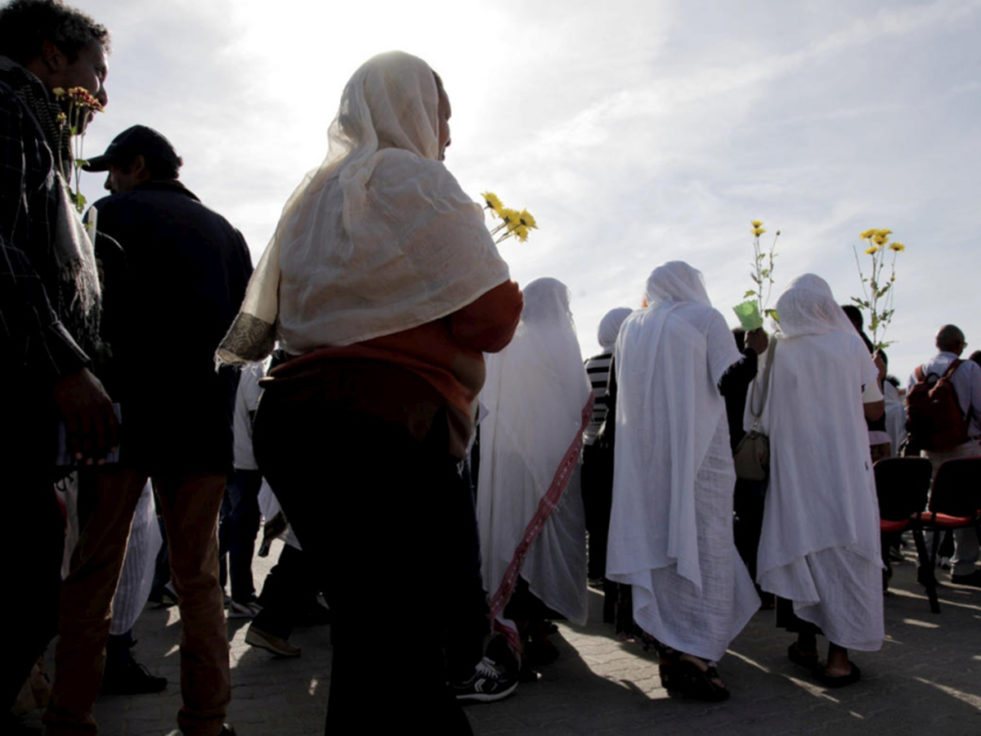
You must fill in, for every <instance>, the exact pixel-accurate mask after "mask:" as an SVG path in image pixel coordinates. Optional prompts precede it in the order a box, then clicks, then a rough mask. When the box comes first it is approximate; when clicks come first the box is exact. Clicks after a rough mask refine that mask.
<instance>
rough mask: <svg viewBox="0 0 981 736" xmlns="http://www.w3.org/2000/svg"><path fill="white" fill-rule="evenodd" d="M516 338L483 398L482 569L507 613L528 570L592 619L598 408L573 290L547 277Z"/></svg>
mask: <svg viewBox="0 0 981 736" xmlns="http://www.w3.org/2000/svg"><path fill="white" fill-rule="evenodd" d="M524 300H525V303H524V310H523V311H522V313H521V322H520V323H519V325H518V329H517V330H516V331H515V335H514V339H513V340H512V341H511V344H510V345H508V346H507V347H506V348H505V349H504V350H503V351H501V352H500V353H498V354H496V355H488V356H487V381H486V383H485V384H484V389H483V392H482V393H481V395H480V401H481V403H482V404H484V405H486V407H487V409H488V416H487V418H486V419H485V420H484V421H483V422H482V423H481V425H480V477H479V483H478V486H477V488H478V491H477V519H478V526H479V529H480V545H481V560H482V565H481V568H482V573H483V577H484V583H485V586H486V588H487V591H488V593H489V594H490V596H491V613H492V614H493V615H494V616H495V617H498V616H499V614H500V612H501V611H502V610H503V608H504V605H505V604H506V603H507V600H508V599H509V598H510V595H511V592H512V591H513V586H514V582H515V580H516V576H517V573H518V571H519V570H520V572H521V576H522V577H523V578H525V580H527V581H528V583H529V585H530V587H531V590H532V592H533V593H534V594H535V595H536V596H538V597H539V598H541V599H542V600H543V601H544V602H545V603H546V605H548V606H549V607H550V608H553V609H555V610H557V611H559V612H561V613H562V614H563V615H564V616H566V617H567V618H568V619H569V620H571V621H576V622H583V621H585V620H586V548H585V543H586V542H585V533H586V529H585V517H584V515H583V508H582V498H581V496H580V494H579V482H578V472H577V470H576V468H577V464H578V461H579V453H580V447H581V444H582V431H583V427H584V426H585V424H586V422H588V420H589V417H590V415H591V410H592V401H591V392H590V387H589V379H588V378H587V377H586V370H585V368H584V367H583V362H582V354H581V352H580V350H579V341H578V340H577V339H576V331H575V325H574V324H573V321H572V314H571V313H570V311H569V290H568V289H567V288H566V286H565V285H564V284H563V283H562V282H560V281H557V280H556V279H552V278H543V279H537V280H536V281H533V282H531V283H530V284H528V286H527V287H525V289H524Z"/></svg>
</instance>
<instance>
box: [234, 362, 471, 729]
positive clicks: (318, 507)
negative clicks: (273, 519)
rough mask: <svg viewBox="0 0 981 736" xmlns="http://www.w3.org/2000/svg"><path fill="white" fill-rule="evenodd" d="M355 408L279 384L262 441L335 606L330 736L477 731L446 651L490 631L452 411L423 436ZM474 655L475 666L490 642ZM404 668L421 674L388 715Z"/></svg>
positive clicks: (270, 396) (266, 403)
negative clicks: (451, 682) (450, 682)
mask: <svg viewBox="0 0 981 736" xmlns="http://www.w3.org/2000/svg"><path fill="white" fill-rule="evenodd" d="M341 378H343V379H344V380H351V381H356V380H359V379H358V376H357V375H352V376H350V377H349V376H347V375H344V376H341V377H340V378H338V381H337V383H338V384H340V383H341ZM356 399H357V396H352V397H351V400H344V399H338V398H337V396H336V392H335V394H334V395H332V396H330V397H328V396H324V395H320V394H319V393H318V390H316V389H310V390H304V391H303V392H301V394H293V395H290V391H288V390H287V391H283V390H282V389H277V387H276V386H275V384H274V385H272V386H270V387H268V388H267V389H266V392H265V394H264V395H263V398H262V401H261V402H260V404H259V410H258V413H257V416H256V421H255V428H254V435H253V437H254V443H255V451H256V459H257V460H258V462H259V466H260V468H261V470H262V473H263V475H264V476H265V477H266V479H267V480H268V481H269V483H270V485H271V486H272V489H273V491H275V493H276V496H277V498H278V499H279V501H280V503H281V504H282V507H283V511H284V513H285V514H286V518H287V519H289V521H290V523H291V525H292V526H293V529H294V531H295V532H296V535H297V537H298V539H299V541H300V544H301V545H302V547H303V551H304V553H305V554H308V555H310V558H311V559H310V564H311V567H312V568H313V569H315V570H316V571H317V573H318V575H319V580H318V581H317V582H318V583H319V585H318V587H320V588H321V589H323V590H324V591H325V593H326V596H327V602H328V604H329V605H330V609H331V625H332V631H331V635H332V640H333V642H334V647H333V662H332V666H331V676H330V695H329V698H328V706H327V725H326V730H327V733H330V734H332V735H335V736H336V734H344V733H359V734H360V733H397V732H403V731H406V730H411V728H412V727H413V726H415V727H417V728H419V729H422V730H423V731H425V732H427V733H440V734H469V733H471V729H470V725H469V722H468V721H467V718H466V716H465V715H464V714H463V711H462V710H461V708H460V706H459V705H458V704H457V702H456V700H455V699H454V697H453V695H452V693H451V691H450V690H449V688H448V687H447V685H446V682H447V667H446V663H445V661H444V654H443V646H444V642H445V641H446V637H447V636H448V634H449V635H450V636H451V637H452V638H454V639H457V640H464V641H465V640H467V638H466V636H465V635H463V634H460V633H457V634H451V633H450V630H451V629H454V628H455V629H458V630H459V629H461V628H466V627H468V626H478V625H479V623H478V619H479V611H480V607H481V606H482V605H483V592H482V591H481V590H480V587H479V571H477V570H474V569H473V567H474V566H473V557H472V552H471V550H472V548H473V547H472V543H473V542H474V541H475V540H474V539H473V534H474V529H475V527H474V523H473V515H472V503H471V500H470V498H469V494H468V493H467V490H466V488H465V487H464V485H463V481H462V479H461V478H460V475H459V473H458V472H457V469H456V463H455V462H454V460H453V459H452V458H451V457H450V456H449V455H448V453H447V450H446V448H447V432H446V417H445V414H443V413H438V414H437V416H436V418H435V420H434V421H433V422H432V427H431V429H430V431H429V434H428V436H426V437H425V439H424V440H418V439H416V438H415V437H414V436H413V435H412V434H410V432H409V431H408V430H407V429H406V428H405V427H404V426H402V425H401V424H399V423H395V422H391V421H384V420H381V419H379V418H377V417H375V416H372V415H369V414H367V413H363V412H362V411H359V410H356V409H354V408H352V406H351V404H352V402H353V401H354V400H356ZM468 508H469V509H470V510H471V511H470V516H469V517H468V516H467V509H468ZM466 540H469V541H470V542H471V544H467V543H466ZM475 585H476V591H475V590H474V587H475ZM475 596H477V597H478V598H479V600H478V599H477V598H475ZM484 610H486V609H484ZM483 625H484V626H485V627H486V620H485V621H484V622H483ZM392 631H397V632H401V633H400V635H399V637H398V647H397V650H398V651H397V653H396V654H394V655H393V650H392V644H391V638H390V637H388V636H385V632H392ZM478 641H479V640H478ZM393 656H394V658H395V659H393ZM472 656H474V659H473V661H472V662H471V663H470V668H471V670H472V666H473V664H474V663H475V662H476V660H477V659H479V656H480V652H479V643H478V644H477V651H476V653H475V654H474V655H472ZM396 660H397V661H399V662H407V663H411V673H410V674H409V675H408V676H399V677H398V686H397V687H393V688H384V691H385V696H384V701H385V702H384V706H383V707H379V701H378V695H379V688H380V687H384V686H383V683H384V681H385V678H386V677H388V676H389V674H390V673H389V670H388V668H389V667H390V666H391V665H392V663H393V662H394V661H396Z"/></svg>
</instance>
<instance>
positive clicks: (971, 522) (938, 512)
mask: <svg viewBox="0 0 981 736" xmlns="http://www.w3.org/2000/svg"><path fill="white" fill-rule="evenodd" d="M915 522H916V525H918V526H919V527H920V528H921V529H922V530H924V531H932V532H934V535H933V544H932V545H931V550H930V554H929V556H928V560H927V563H928V564H927V565H926V566H924V565H923V564H921V565H920V574H919V575H918V579H919V580H920V582H921V583H923V584H924V585H926V586H927V594H928V595H929V597H930V610H931V611H933V612H934V613H940V604H939V603H937V602H936V598H937V594H936V586H937V580H936V575H935V574H934V569H935V565H936V562H937V548H938V547H939V546H940V536H941V535H940V533H941V532H944V531H952V530H954V529H969V528H974V529H979V528H981V457H961V458H955V459H953V460H947V461H946V462H944V463H943V464H942V465H941V466H940V468H939V469H938V470H937V476H936V478H934V480H933V490H932V491H931V492H930V505H929V509H928V510H927V511H924V512H922V513H919V514H916V515H915ZM921 563H922V557H921ZM924 567H925V568H926V569H924Z"/></svg>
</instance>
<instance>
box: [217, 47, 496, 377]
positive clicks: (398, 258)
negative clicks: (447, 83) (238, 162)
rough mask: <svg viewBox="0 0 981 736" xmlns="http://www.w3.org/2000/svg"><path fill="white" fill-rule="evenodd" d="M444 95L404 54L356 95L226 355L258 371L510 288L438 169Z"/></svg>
mask: <svg viewBox="0 0 981 736" xmlns="http://www.w3.org/2000/svg"><path fill="white" fill-rule="evenodd" d="M438 110H439V89H438V87H437V84H436V79H435V76H434V74H433V70H432V69H431V68H430V67H429V66H428V65H427V64H426V63H425V62H424V61H422V59H418V58H416V57H414V56H410V55H409V54H405V53H402V52H397V51H393V52H390V53H387V54H381V55H379V56H376V57H374V58H372V59H370V60H368V61H367V62H365V63H364V64H363V65H362V66H361V68H359V69H358V70H357V71H356V72H355V73H354V75H353V76H352V77H351V79H350V81H349V82H348V83H347V85H346V86H345V88H344V92H343V95H342V97H341V105H340V109H339V111H338V114H337V117H336V118H335V119H334V122H333V123H332V124H331V126H330V130H329V149H328V152H327V157H326V159H325V160H324V162H323V164H321V166H320V167H319V168H317V169H315V170H313V171H311V172H310V173H309V174H308V175H307V177H306V178H305V179H304V180H303V182H302V183H301V184H300V186H299V187H297V189H296V191H295V192H294V193H293V195H292V196H291V197H290V198H289V200H288V201H287V203H286V206H285V207H284V208H283V213H282V216H281V217H280V220H279V224H278V225H277V226H276V232H275V234H274V235H273V238H272V240H271V241H270V243H269V246H268V247H267V248H266V251H265V253H264V254H263V256H262V258H261V259H260V261H259V264H258V266H256V269H255V273H254V274H253V275H252V278H251V280H250V281H249V287H248V290H247V291H246V294H245V299H244V301H243V303H242V308H241V312H240V313H239V315H238V317H236V319H235V322H234V323H233V324H232V327H231V328H230V329H229V331H228V334H227V335H226V337H225V339H224V340H223V341H222V343H221V345H220V346H219V349H218V353H217V355H218V358H219V360H221V361H224V362H228V363H238V362H244V361H248V360H259V359H261V358H263V357H265V355H268V353H269V350H270V349H271V348H272V345H273V340H274V339H278V340H279V341H280V343H281V344H282V347H283V348H285V349H286V350H287V351H289V352H291V353H303V352H307V351H309V350H313V349H315V348H319V347H324V346H334V345H350V344H352V343H357V342H362V341H365V340H369V339H371V338H373V337H379V336H382V335H388V334H392V333H395V332H400V331H402V330H407V329H410V328H412V327H416V326H418V325H421V324H425V323H426V322H431V321H433V320H436V319H439V318H441V317H445V316H446V315H448V314H451V313H453V312H455V311H457V310H459V309H460V308H461V307H464V306H466V305H467V304H470V303H471V302H473V301H474V300H476V299H477V298H478V297H480V296H481V295H483V294H484V293H486V292H487V291H489V290H490V289H492V288H493V287H495V286H497V285H498V284H501V283H503V282H504V281H507V279H508V267H507V264H506V263H505V262H504V260H503V259H502V258H501V256H500V255H499V254H498V251H497V247H496V246H495V245H494V241H493V239H492V238H491V236H490V233H489V232H488V230H487V227H486V226H485V224H484V218H483V214H482V211H481V208H480V206H479V205H477V204H476V203H475V202H474V201H473V200H471V199H470V197H468V196H467V195H466V194H465V193H464V192H463V190H462V189H461V188H460V185H459V184H458V183H457V181H456V179H454V178H453V175H452V174H450V172H449V171H448V170H447V169H446V167H445V166H444V165H443V163H442V162H441V161H438V160H437V158H438V157H439V156H440V141H439V117H438Z"/></svg>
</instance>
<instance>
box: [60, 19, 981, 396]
mask: <svg viewBox="0 0 981 736" xmlns="http://www.w3.org/2000/svg"><path fill="white" fill-rule="evenodd" d="M74 4H75V5H76V7H79V8H81V9H82V10H84V11H86V12H88V13H89V14H90V15H92V16H93V17H94V18H95V19H96V20H98V21H99V22H101V23H103V24H105V25H106V26H107V27H108V28H109V30H110V32H111V33H112V54H111V55H110V57H109V76H108V79H107V82H106V88H107V90H108V93H109V105H108V107H107V109H106V112H105V113H104V114H102V115H100V116H98V117H97V119H96V120H95V121H94V122H93V123H92V125H91V126H90V128H89V132H88V134H87V136H86V139H85V153H86V154H87V155H96V154H98V153H101V152H102V151H103V150H104V149H105V146H106V145H107V144H108V143H109V141H110V140H111V139H112V138H113V137H114V136H115V135H116V134H117V133H119V132H120V131H122V130H124V129H125V128H127V127H129V126H130V125H133V124H136V123H142V124H145V125H149V126H151V127H153V128H155V129H157V130H159V131H160V132H162V133H163V134H164V135H166V136H167V137H168V138H169V139H170V140H171V141H172V142H173V144H174V145H175V147H176V148H177V150H178V152H179V153H180V154H181V155H182V156H183V158H184V167H183V169H182V170H181V179H182V180H183V181H184V183H185V184H187V186H188V187H189V188H190V189H191V190H192V191H194V192H195V193H196V194H197V195H198V196H199V197H200V198H201V199H202V200H203V201H204V202H205V203H206V204H208V205H209V206H211V207H212V208H214V209H215V210H217V211H218V212H221V213H222V214H223V215H225V216H226V217H227V218H228V219H229V220H230V221H231V222H232V223H233V224H234V225H236V227H238V228H239V229H240V230H241V231H242V232H243V234H244V235H245V237H246V240H247V241H248V243H249V246H250V249H251V251H252V254H253V260H254V261H257V260H258V258H259V256H260V255H261V253H262V251H263V250H264V248H265V247H266V244H267V242H268V240H269V238H270V236H271V235H272V232H273V229H274V227H275V225H276V221H277V219H278V216H279V213H280V210H281V209H282V206H283V204H284V203H285V201H286V199H287V197H288V196H289V195H290V193H291V192H292V191H293V189H294V188H295V187H296V185H297V184H298V183H299V182H300V180H301V179H302V177H303V175H304V173H305V172H306V171H308V170H310V169H312V168H314V167H315V166H317V165H318V164H319V163H320V162H321V161H322V160H323V158H324V156H325V155H326V152H327V127H328V125H329V124H330V122H331V120H332V119H333V117H334V115H335V114H336V111H337V104H338V101H339V99H340V94H341V91H342V89H343V87H344V84H345V83H346V81H347V79H348V78H349V77H350V76H351V74H352V73H353V72H354V71H355V70H356V69H357V68H358V67H359V66H360V65H361V64H362V63H363V62H364V61H365V60H367V59H368V58H370V57H371V56H373V55H375V54H377V53H380V52H383V51H389V50H393V49H400V50H403V51H407V52H409V53H413V54H416V55H418V56H420V57H422V58H423V59H425V60H426V61H427V62H429V64H430V65H431V66H432V67H433V68H434V69H435V70H436V71H438V72H439V73H440V75H441V76H442V77H443V80H444V82H445V86H446V90H447V92H448V94H449V97H450V100H451V103H452V107H453V117H452V120H451V121H450V124H451V128H452V145H451V146H450V148H449V149H448V150H447V155H446V165H447V167H448V168H449V170H450V171H451V172H452V173H453V174H454V175H455V176H456V177H457V179H458V180H459V181H460V183H461V185H462V186H463V188H464V190H465V191H467V192H468V193H470V194H471V196H473V197H474V198H475V199H478V198H479V196H480V193H481V192H483V191H487V190H489V191H493V192H495V193H497V195H498V196H499V197H500V198H501V199H502V200H503V201H504V203H505V205H507V206H510V207H516V208H519V209H520V208H527V209H528V210H529V211H530V212H531V213H532V214H533V215H534V216H535V217H536V219H537V221H538V224H539V230H537V231H535V232H534V233H533V234H532V236H531V238H529V240H528V242H526V243H518V242H516V241H513V240H508V241H505V242H504V243H502V244H501V245H500V250H501V254H502V255H503V257H504V258H505V259H506V260H507V261H508V263H509V265H510V268H511V273H512V277H513V278H515V279H516V280H517V281H518V282H519V283H520V284H522V285H524V284H527V283H529V282H530V281H532V280H533V279H535V278H539V277H542V276H552V277H555V278H558V279H561V280H562V281H563V282H565V283H566V285H567V286H568V287H569V289H570V292H571V297H572V299H571V307H572V311H573V315H574V318H575V321H576V324H577V328H578V332H579V340H580V344H581V346H582V349H583V354H584V356H588V355H591V354H593V353H595V352H598V351H599V346H598V343H597V341H596V329H597V325H598V323H599V320H600V318H601V317H602V316H603V314H605V313H606V311H608V310H609V309H612V308H614V307H617V306H630V307H637V306H640V302H641V299H642V298H643V291H644V285H645V282H646V280H647V276H648V275H649V274H650V272H651V270H653V269H654V268H655V267H656V266H658V265H659V264H661V263H664V262H666V261H670V260H684V261H687V262H689V263H690V264H692V265H693V266H695V267H696V268H698V269H700V270H701V271H702V272H703V274H704V276H705V282H706V286H707V289H708V292H709V295H710V297H711V299H712V301H713V304H714V306H715V307H716V308H717V309H719V310H720V311H721V312H722V313H723V314H724V315H725V316H726V319H727V321H728V322H729V323H730V324H731V325H732V326H735V325H736V324H737V320H736V318H735V315H734V313H733V312H732V306H734V305H735V304H737V303H738V302H740V301H742V298H743V295H744V292H745V291H746V290H747V289H750V288H752V287H753V284H752V282H751V281H750V279H749V272H750V261H751V259H752V245H753V238H752V234H751V232H750V231H751V225H750V222H751V221H752V220H755V219H759V220H762V221H763V223H764V224H763V227H764V228H766V229H767V231H768V232H767V233H766V234H765V235H764V236H763V239H762V240H763V243H764V245H766V246H768V245H769V244H770V240H769V238H771V236H772V234H773V233H774V232H776V231H777V230H779V231H780V233H781V235H780V238H779V240H778V242H777V246H776V250H777V257H776V261H775V269H774V276H775V284H774V289H773V294H772V296H771V298H770V306H773V304H774V303H775V302H776V299H777V296H778V295H779V293H780V291H781V290H782V289H783V288H785V287H786V286H787V285H788V284H789V283H790V281H791V280H792V279H793V278H794V277H796V276H798V275H800V274H802V273H807V272H813V273H817V274H819V275H820V276H822V277H824V278H825V279H826V280H827V281H828V283H829V284H830V285H831V288H832V290H833V291H834V293H835V296H836V297H837V299H838V300H839V301H840V302H847V301H849V300H850V297H852V296H858V295H860V292H861V283H860V280H859V276H858V272H857V269H856V262H855V255H854V254H853V248H854V247H859V256H860V258H861V260H862V264H863V266H865V267H866V268H867V266H868V262H869V261H870V258H869V256H866V255H864V254H862V253H861V251H862V250H863V249H864V244H863V243H862V242H861V241H860V239H859V233H861V232H862V231H864V230H866V229H868V228H889V229H891V230H892V231H893V236H892V237H893V238H894V239H896V240H899V241H901V242H902V243H904V244H905V245H906V250H905V251H904V252H903V253H900V254H899V257H898V258H897V260H896V282H895V286H894V299H895V302H894V307H895V316H894V319H893V323H892V324H891V325H890V326H889V328H888V331H887V333H886V335H885V339H886V340H890V341H893V344H892V345H891V346H890V347H889V350H888V353H889V357H890V372H891V373H894V374H896V375H898V376H900V377H901V379H902V380H904V381H905V379H906V377H907V376H908V375H909V373H910V371H911V370H912V369H913V366H914V365H915V364H916V363H918V362H922V361H924V360H926V359H928V358H929V357H930V356H931V355H932V354H933V352H934V348H933V337H934V335H935V333H936V331H937V328H938V327H939V326H941V325H943V324H946V323H950V322H953V323H955V324H957V325H959V326H960V327H961V328H962V329H963V330H964V332H965V334H966V336H967V341H968V352H971V351H973V350H975V349H978V348H981V289H979V269H978V263H979V258H978V252H979V249H978V245H979V240H981V206H979V205H981V203H979V195H981V188H979V183H981V179H979V171H981V135H979V133H981V123H979V121H981V44H979V43H978V42H977V39H978V38H981V0H935V1H933V2H925V1H924V2H913V1H910V2H907V1H905V0H893V1H891V2H881V1H879V2H874V1H872V0H811V1H807V0H802V1H800V2H791V3H788V2H777V1H776V0H771V1H769V2H767V1H764V0H744V1H742V2H736V1H735V0H731V1H729V2H726V1H723V2H719V1H710V0H684V1H674V0H663V1H662V0H642V1H639V2H631V1H627V0H606V1H605V2H602V3H599V2H594V1H592V0H585V1H583V0H562V1H561V2H558V1H556V2H553V1H552V0H518V1H513V0H498V1H497V2H492V3H489V2H486V1H484V2H477V1H475V0H454V1H453V2H426V1H425V0H422V1H417V2H413V3H405V2H388V1H377V2H374V1H372V0H364V1H363V2H360V3H345V4H343V5H338V4H335V3H326V2H323V3H321V2H312V1H311V0H277V2H274V3H273V2H269V1H268V0H208V2H201V1H200V0H194V1H189V0H126V2H119V0H75V3H74ZM103 181H104V176H99V175H96V174H86V175H84V176H83V182H82V189H83V192H84V193H85V194H86V196H87V197H88V198H89V201H94V199H96V198H98V196H100V195H101V193H102V191H101V187H102V184H103ZM965 357H966V355H965Z"/></svg>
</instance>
